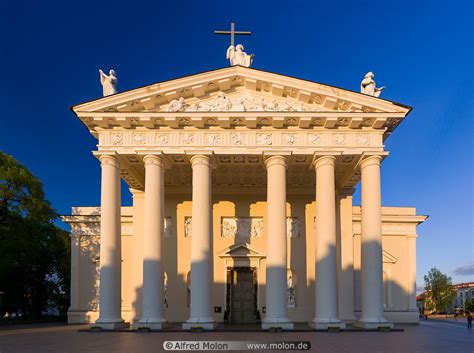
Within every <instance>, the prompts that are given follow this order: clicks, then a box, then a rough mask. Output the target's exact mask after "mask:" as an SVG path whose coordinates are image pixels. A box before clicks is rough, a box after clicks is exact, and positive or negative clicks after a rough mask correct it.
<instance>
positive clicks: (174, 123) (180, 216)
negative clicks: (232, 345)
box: [63, 65, 426, 329]
mask: <svg viewBox="0 0 474 353" xmlns="http://www.w3.org/2000/svg"><path fill="white" fill-rule="evenodd" d="M410 110H411V108H410V107H407V106H405V105H402V104H399V103H395V102H392V101H388V100H384V99H381V98H378V97H376V95H375V94H374V95H371V94H362V93H356V92H352V91H348V90H344V89H341V88H337V87H332V86H328V85H324V84H320V83H315V82H310V81H306V80H302V79H297V78H293V77H288V76H284V75H280V74H275V73H270V72H265V71H261V70H256V69H251V68H248V67H243V66H238V65H237V66H232V67H227V68H223V69H217V70H213V71H208V72H204V73H200V74H196V75H191V76H187V77H182V78H178V79H173V80H170V81H165V82H160V83H156V84H152V85H149V86H145V87H141V88H137V89H134V90H130V91H126V92H121V93H117V94H111V95H108V96H105V97H103V98H100V99H97V100H94V101H91V102H86V103H83V104H79V105H76V106H74V107H73V111H74V113H75V114H76V115H77V117H78V118H79V119H80V120H81V121H82V122H83V124H84V125H85V127H86V128H87V129H88V130H89V131H90V133H91V134H92V135H93V136H94V137H95V138H97V140H98V148H97V150H96V151H94V152H93V153H94V155H95V156H96V157H97V159H98V163H100V164H101V173H102V179H101V205H100V206H97V207H74V208H73V210H72V214H71V215H70V216H65V217H63V220H64V221H65V222H67V223H69V224H70V225H71V244H72V256H71V307H70V309H69V314H68V320H69V322H70V323H91V324H92V325H94V326H99V327H102V328H107V329H115V328H121V327H123V326H124V325H126V324H128V323H130V324H131V326H132V327H134V328H140V327H146V328H150V329H163V328H164V327H166V326H167V325H168V324H169V323H179V324H180V325H182V327H183V329H192V328H195V327H201V328H203V329H213V328H215V327H216V326H217V325H220V324H257V325H260V326H261V327H262V328H264V329H269V328H273V327H280V328H283V329H292V328H293V327H294V325H295V324H297V323H307V324H308V325H309V326H310V327H313V328H315V329H328V328H331V327H339V328H344V327H345V326H346V325H347V324H348V323H350V324H352V325H356V326H360V327H364V328H378V327H391V326H392V324H393V323H402V322H403V323H416V322H418V309H417V306H416V290H415V279H416V237H417V230H416V228H417V225H418V224H420V223H422V222H423V221H424V220H425V219H426V217H425V216H419V215H417V214H416V210H415V208H412V207H383V206H382V204H381V200H382V189H381V183H380V175H381V171H382V170H383V168H381V166H382V164H383V161H384V159H385V158H389V157H388V151H386V150H385V148H384V141H385V140H386V139H387V138H388V137H389V136H390V135H391V134H392V133H393V132H394V131H395V129H396V128H397V126H398V125H399V124H400V123H401V122H402V121H403V120H404V119H405V118H406V116H407V115H408V113H409V112H410ZM392 138H396V136H394V137H392ZM121 180H123V181H125V183H126V185H127V187H128V188H129V190H130V192H131V193H132V195H133V205H132V206H128V207H122V206H121V204H120V200H121V192H122V191H121ZM357 186H360V187H361V205H360V206H357V205H354V204H353V194H354V191H355V188H356V187H357Z"/></svg>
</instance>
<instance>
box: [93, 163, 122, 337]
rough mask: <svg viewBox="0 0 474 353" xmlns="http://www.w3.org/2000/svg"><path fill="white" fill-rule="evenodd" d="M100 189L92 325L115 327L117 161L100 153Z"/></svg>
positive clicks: (117, 299) (118, 256)
mask: <svg viewBox="0 0 474 353" xmlns="http://www.w3.org/2000/svg"><path fill="white" fill-rule="evenodd" d="M100 162H101V166H102V190H101V208H100V215H101V216H100V260H99V261H100V288H99V319H98V320H97V321H96V323H95V324H93V326H99V327H101V328H105V329H115V328H120V327H123V326H124V322H123V320H122V317H121V284H122V271H121V267H122V263H121V262H122V258H121V230H120V226H121V225H120V222H121V220H120V163H119V161H118V160H117V158H115V157H114V156H107V155H103V156H100Z"/></svg>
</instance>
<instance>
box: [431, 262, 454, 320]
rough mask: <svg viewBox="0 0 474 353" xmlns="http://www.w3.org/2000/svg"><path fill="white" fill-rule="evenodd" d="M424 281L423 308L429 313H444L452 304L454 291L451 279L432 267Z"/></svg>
mask: <svg viewBox="0 0 474 353" xmlns="http://www.w3.org/2000/svg"><path fill="white" fill-rule="evenodd" d="M424 279H425V295H424V302H425V307H426V308H427V309H428V310H430V311H437V312H439V311H445V312H446V313H447V312H448V309H449V308H450V307H451V305H452V304H453V301H454V298H455V297H456V290H455V289H454V288H453V284H452V282H451V277H449V276H447V275H445V274H444V273H442V272H441V271H440V270H438V269H437V268H436V267H433V268H432V269H431V270H430V271H429V272H428V274H427V275H425V277H424Z"/></svg>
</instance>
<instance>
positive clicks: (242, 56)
mask: <svg viewBox="0 0 474 353" xmlns="http://www.w3.org/2000/svg"><path fill="white" fill-rule="evenodd" d="M214 34H226V35H228V34H229V35H230V46H229V48H227V54H226V58H227V59H228V60H229V61H230V65H231V66H235V65H240V66H245V67H250V65H251V64H252V61H253V58H254V56H255V55H254V54H250V55H248V54H247V53H246V52H244V46H243V45H242V44H237V45H234V36H235V35H250V34H252V33H251V32H245V31H236V30H235V23H234V22H231V24H230V31H214Z"/></svg>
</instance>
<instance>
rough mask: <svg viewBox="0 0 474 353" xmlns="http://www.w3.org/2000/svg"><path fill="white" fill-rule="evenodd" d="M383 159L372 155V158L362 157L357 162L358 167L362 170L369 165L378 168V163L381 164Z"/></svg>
mask: <svg viewBox="0 0 474 353" xmlns="http://www.w3.org/2000/svg"><path fill="white" fill-rule="evenodd" d="M382 159H383V157H382V156H379V155H373V156H367V157H362V159H361V160H360V161H359V163H358V165H359V167H360V169H364V168H365V167H368V166H371V165H377V166H380V162H382Z"/></svg>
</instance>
